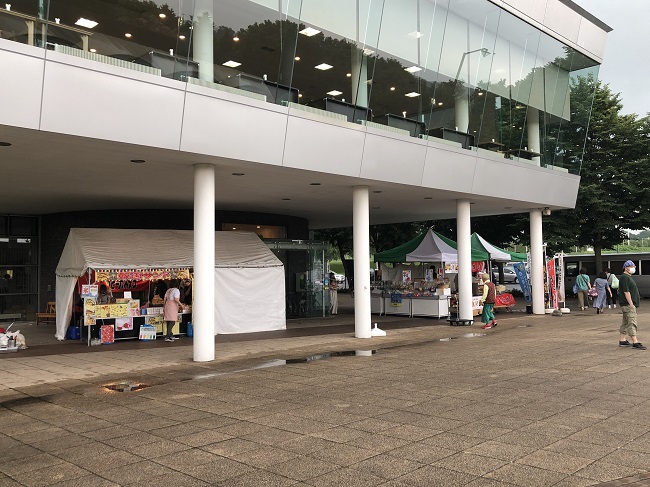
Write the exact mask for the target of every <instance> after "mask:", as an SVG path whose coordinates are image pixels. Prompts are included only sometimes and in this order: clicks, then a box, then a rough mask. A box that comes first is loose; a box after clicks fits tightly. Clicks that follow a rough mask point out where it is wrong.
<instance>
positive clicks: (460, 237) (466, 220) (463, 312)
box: [456, 200, 473, 320]
mask: <svg viewBox="0 0 650 487" xmlns="http://www.w3.org/2000/svg"><path fill="white" fill-rule="evenodd" d="M456 233H457V242H458V318H459V319H461V320H472V319H473V317H472V229H471V220H470V204H469V200H457V201H456Z"/></svg>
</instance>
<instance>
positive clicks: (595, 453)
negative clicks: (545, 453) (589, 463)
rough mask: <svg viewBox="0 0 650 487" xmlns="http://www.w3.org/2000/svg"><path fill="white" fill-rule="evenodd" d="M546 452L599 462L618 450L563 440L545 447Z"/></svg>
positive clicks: (612, 447)
mask: <svg viewBox="0 0 650 487" xmlns="http://www.w3.org/2000/svg"><path fill="white" fill-rule="evenodd" d="M544 450H549V451H554V452H557V453H564V454H565V455H572V456H575V457H584V458H590V459H592V460H597V459H599V458H602V457H604V456H605V455H607V454H609V453H611V452H613V451H614V450H616V447H614V446H608V445H598V444H593V443H585V442H582V441H576V440H571V439H569V438H565V439H563V440H559V441H557V442H555V443H551V444H550V445H547V446H545V447H544Z"/></svg>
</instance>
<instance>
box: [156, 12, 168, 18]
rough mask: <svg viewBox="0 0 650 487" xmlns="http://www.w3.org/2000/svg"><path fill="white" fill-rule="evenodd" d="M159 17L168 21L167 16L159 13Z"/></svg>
mask: <svg viewBox="0 0 650 487" xmlns="http://www.w3.org/2000/svg"><path fill="white" fill-rule="evenodd" d="M158 17H160V18H161V19H166V18H167V14H164V13H159V14H158Z"/></svg>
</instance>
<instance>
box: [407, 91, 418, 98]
mask: <svg viewBox="0 0 650 487" xmlns="http://www.w3.org/2000/svg"><path fill="white" fill-rule="evenodd" d="M404 96H408V97H409V98H415V97H416V96H420V94H419V93H416V92H415V91H411V92H410V93H407V94H406V95H404Z"/></svg>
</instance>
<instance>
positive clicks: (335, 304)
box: [330, 272, 339, 315]
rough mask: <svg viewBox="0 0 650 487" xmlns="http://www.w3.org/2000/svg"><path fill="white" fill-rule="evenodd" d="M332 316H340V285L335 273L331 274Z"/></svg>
mask: <svg viewBox="0 0 650 487" xmlns="http://www.w3.org/2000/svg"><path fill="white" fill-rule="evenodd" d="M330 314H331V315H337V314H339V283H338V282H336V276H335V275H334V273H333V272H330Z"/></svg>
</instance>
